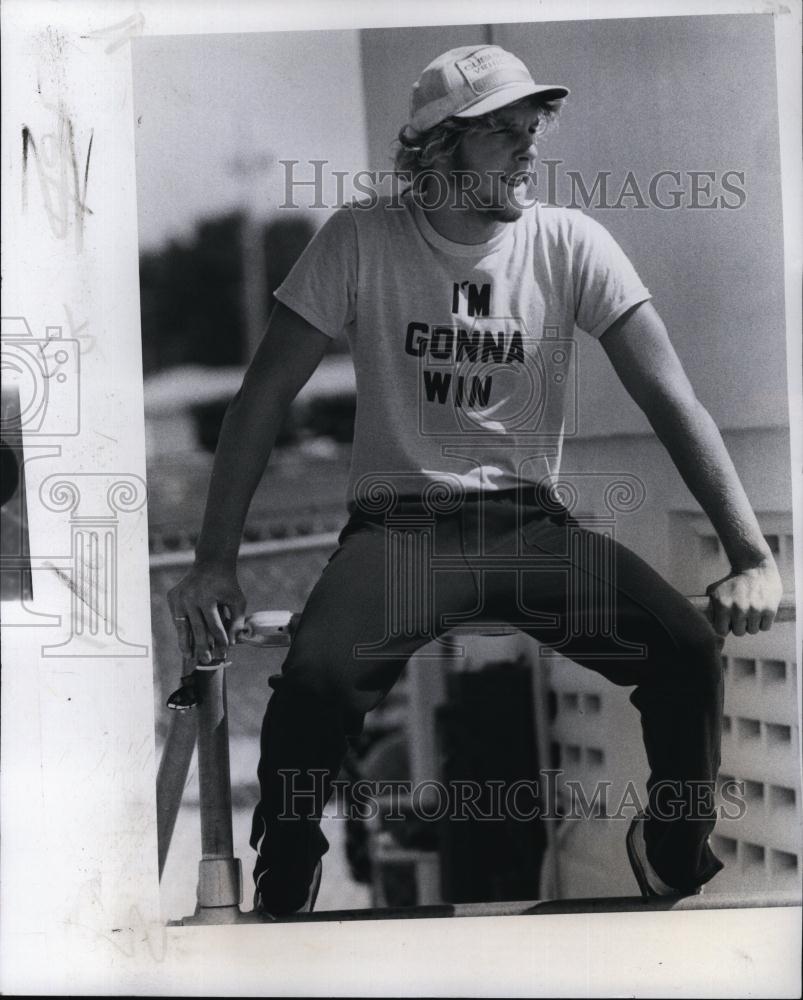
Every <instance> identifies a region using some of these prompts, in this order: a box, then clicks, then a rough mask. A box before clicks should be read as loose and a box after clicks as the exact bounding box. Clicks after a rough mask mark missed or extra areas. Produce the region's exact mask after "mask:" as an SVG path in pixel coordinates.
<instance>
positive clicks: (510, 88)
mask: <svg viewBox="0 0 803 1000" xmlns="http://www.w3.org/2000/svg"><path fill="white" fill-rule="evenodd" d="M536 94H537V95H538V96H539V97H543V98H544V99H545V100H547V101H556V100H558V98H562V97H566V96H568V94H569V89H568V87H557V86H553V85H552V84H541V85H539V84H535V83H511V84H508V85H507V86H506V87H500V88H499V90H496V91H494V92H493V93H492V94H486V95H485V97H481V98H480V99H479V100H478V101H477V103H476V104H472V105H471V107H469V108H466V109H465V110H463V111H457V112H455V115H454V117H455V118H476V117H477V116H478V115H485V114H488V112H489V111H496V110H498V109H499V108H504V107H505V106H506V105H508V104H515V102H516V101H520V100H521V99H522V98H523V97H531V96H535V95H536Z"/></svg>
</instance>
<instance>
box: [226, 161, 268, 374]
mask: <svg viewBox="0 0 803 1000" xmlns="http://www.w3.org/2000/svg"><path fill="white" fill-rule="evenodd" d="M275 165H276V159H275V157H274V155H273V153H272V152H270V150H267V149H265V150H261V151H260V150H258V149H255V148H253V145H252V148H251V150H249V151H247V152H241V153H237V155H236V156H234V157H232V158H231V159H229V160H228V173H229V174H230V175H231V176H232V177H234V178H235V179H236V180H237V181H238V182H239V183H240V185H241V187H242V195H241V199H240V203H241V205H242V209H243V219H244V221H243V228H242V237H241V245H242V255H243V258H242V267H243V315H244V317H245V331H246V341H245V349H246V355H247V356H246V358H245V359H244V360H245V362H246V363H247V362H249V361H250V360H251V358H252V357H253V356H254V352H255V351H256V349H257V345H258V344H259V342H260V340H261V339H262V334H263V333H264V332H265V324H266V322H267V319H268V301H267V274H266V267H265V248H264V246H263V242H262V238H263V228H264V224H265V220H264V217H263V215H262V205H263V203H264V200H265V191H264V185H263V184H261V183H260V182H261V181H262V180H264V178H265V177H266V176H267V174H269V173H270V172H271V170H273V168H274V167H275Z"/></svg>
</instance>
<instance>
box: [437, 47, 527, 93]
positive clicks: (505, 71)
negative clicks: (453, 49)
mask: <svg viewBox="0 0 803 1000" xmlns="http://www.w3.org/2000/svg"><path fill="white" fill-rule="evenodd" d="M506 56H507V53H505V52H479V53H476V54H475V55H473V56H469V57H468V58H467V59H458V60H457V62H456V63H455V65H456V66H457V68H458V69H459V70H460V72H461V73H462V74H463V76H464V77H465V79H466V82H467V83H468V85H469V87H471V89H472V90H473V91H474V93H475V94H485V93H487V92H488V91H489V90H493V89H494V88H495V87H498V86H499V85H500V84H502V83H513V82H517V81H519V82H521V83H529V82H530V74H529V73H528V72H527V69H526V68H525V67H524V66H522V67H521V68H519V67H518V66H511V65H510V58H509V57H508V58H507V59H506V58H505V57H506ZM500 70H501V73H500V72H498V71H500Z"/></svg>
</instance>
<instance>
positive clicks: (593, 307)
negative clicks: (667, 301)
mask: <svg viewBox="0 0 803 1000" xmlns="http://www.w3.org/2000/svg"><path fill="white" fill-rule="evenodd" d="M572 276H573V282H574V314H575V322H576V323H577V325H578V326H579V327H580V329H581V330H585V331H586V333H589V334H590V335H591V336H592V337H601V336H602V334H603V333H605V331H606V330H607V329H608V327H609V326H610V325H611V324H612V323H613V322H614V321H615V320H617V319H618V318H619V317H620V316H621V315H622V314H623V313H625V312H627V310H628V309H630V308H631V307H632V306H634V305H638V303H639V302H645V301H646V300H647V299H649V298H651V295H650V293H649V291H648V289H647V288H646V287H645V286H644V284H643V283H642V281H641V279H640V278H639V276H638V274H637V273H636V269H635V268H634V267H633V265H632V264H631V263H630V260H629V259H628V257H627V255H626V254H625V252H624V251H623V250H622V248H621V247H620V246H619V244H618V243H617V242H616V240H615V239H614V238H613V237H612V236H611V234H610V233H609V232H608V230H607V229H605V228H604V227H603V226H601V225H600V224H599V223H598V222H597V221H595V220H594V219H591V218H589V216H587V215H583V214H582V212H577V213H576V214H575V216H574V226H573V229H572Z"/></svg>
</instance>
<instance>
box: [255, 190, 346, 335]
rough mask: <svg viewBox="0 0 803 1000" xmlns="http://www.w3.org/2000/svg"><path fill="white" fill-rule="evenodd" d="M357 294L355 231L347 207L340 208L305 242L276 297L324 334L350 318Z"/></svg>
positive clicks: (340, 327) (338, 330) (337, 330)
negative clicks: (305, 244)
mask: <svg viewBox="0 0 803 1000" xmlns="http://www.w3.org/2000/svg"><path fill="white" fill-rule="evenodd" d="M356 294H357V234H356V231H355V226H354V218H353V216H352V211H351V209H349V208H340V209H338V210H337V211H336V212H335V213H333V214H332V215H331V216H330V217H329V218H328V219H327V220H326V222H325V223H324V224H323V225H322V226H321V228H320V229H319V230H318V232H317V233H316V234H315V235H314V236H313V237H312V239H311V240H310V242H309V243H308V244H307V246H306V248H305V249H304V252H303V253H302V254H301V256H300V257H299V258H298V260H297V261H296V263H295V265H294V266H293V268H292V270H291V271H290V273H289V274H288V275H287V277H286V278H285V280H284V281H283V282H282V283H281V285H279V287H278V288H277V289H276V291H275V292H274V295H275V296H276V298H277V299H278V300H279V301H280V302H282V303H284V305H286V306H288V307H289V308H290V309H292V310H293V311H294V312H297V313H298V314H299V315H300V316H302V317H303V318H304V319H305V320H306V321H307V322H308V323H311V324H312V325H313V326H314V327H316V329H318V330H320V331H321V333H325V334H326V335H327V336H328V337H337V336H338V335H339V334H340V333H341V332H342V331H343V329H344V328H345V327H346V326H348V325H349V324H350V323H351V322H353V320H354V316H355V312H356Z"/></svg>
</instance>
